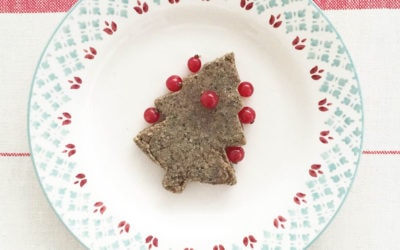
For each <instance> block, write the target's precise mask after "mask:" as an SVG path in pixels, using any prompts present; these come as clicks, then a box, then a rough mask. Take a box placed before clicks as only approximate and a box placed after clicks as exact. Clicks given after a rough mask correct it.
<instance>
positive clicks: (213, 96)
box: [200, 90, 219, 109]
mask: <svg viewBox="0 0 400 250" xmlns="http://www.w3.org/2000/svg"><path fill="white" fill-rule="evenodd" d="M218 100H219V98H218V95H217V93H215V92H214V91H211V90H207V91H204V92H203V93H202V94H201V96H200V102H201V104H202V105H203V106H204V107H205V108H208V109H213V108H215V107H217V105H218Z"/></svg>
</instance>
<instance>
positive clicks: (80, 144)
mask: <svg viewBox="0 0 400 250" xmlns="http://www.w3.org/2000/svg"><path fill="white" fill-rule="evenodd" d="M231 51H233V52H234V53H235V56H236V61H237V67H238V71H239V74H240V77H241V79H242V80H246V81H250V82H252V83H253V85H254V87H255V93H254V95H253V96H252V97H251V98H249V99H248V100H245V102H246V105H249V106H252V107H253V108H254V109H255V110H256V112H257V119H256V122H255V123H254V124H252V125H250V126H245V135H246V137H247V142H248V143H247V145H246V146H245V150H246V157H245V159H244V160H243V161H242V162H241V163H240V164H237V165H236V166H235V168H236V170H237V178H238V183H237V184H236V185H235V186H212V185H207V184H199V183H191V184H189V185H188V186H187V188H186V190H185V191H184V192H183V193H182V194H172V193H170V192H168V191H165V190H164V189H163V188H162V186H161V180H162V177H163V174H164V172H163V170H162V169H161V168H159V167H157V166H156V165H155V164H154V163H152V162H151V161H150V160H149V159H148V158H147V157H146V156H145V155H144V154H143V153H142V152H141V151H140V150H139V149H138V148H137V147H136V145H135V144H134V143H133V140H132V138H133V137H134V136H135V135H136V134H137V133H138V132H139V131H140V130H141V129H143V128H145V127H146V126H148V125H147V124H146V123H145V122H144V121H143V111H144V109H145V108H147V107H148V106H152V105H153V100H154V99H155V98H156V97H158V96H160V95H162V94H164V93H166V92H167V90H166V88H165V79H166V78H167V77H168V76H170V75H172V74H180V75H182V76H184V75H187V74H189V72H188V70H187V69H186V60H187V59H188V58H189V57H190V56H192V55H194V54H200V55H201V58H202V61H203V62H207V61H210V60H213V59H214V58H216V57H219V56H222V55H223V54H225V53H227V52H231ZM362 133H363V123H362V102H361V97H360V86H359V84H358V81H357V78H356V74H355V71H354V68H353V65H352V62H351V59H350V57H349V55H348V53H347V50H346V48H345V46H344V45H343V43H342V41H341V39H340V37H339V35H338V34H337V33H336V31H335V30H334V28H333V27H332V25H331V24H330V23H329V22H328V21H327V19H326V18H325V17H324V16H323V14H322V13H321V11H320V10H319V9H318V8H317V7H315V6H314V4H313V3H312V2H310V1H308V0H296V1H295V0H265V1H262V0H255V1H253V0H243V1H240V0H237V1H222V0H221V1H217V0H211V1H204V0H203V1H202V0H193V1H178V0H175V1H172V0H171V1H167V0H165V1H163V0H141V1H128V0H115V1H100V0H83V1H80V2H79V3H78V4H76V6H75V7H74V8H73V9H72V10H71V11H70V13H68V15H67V16H66V18H65V19H64V20H63V22H62V23H61V24H60V26H59V27H58V28H57V30H56V31H55V33H54V35H53V36H52V38H51V39H50V41H49V43H48V45H47V47H46V49H45V50H44V52H43V55H42V57H41V59H40V62H39V64H38V68H37V71H36V73H35V76H34V79H33V84H32V90H31V98H30V105H29V134H30V144H31V153H32V157H33V161H34V164H35V168H36V170H37V175H38V178H39V180H40V183H41V185H42V187H43V190H44V192H45V194H46V196H47V197H48V200H49V202H50V203H51V205H52V207H53V208H54V210H55V212H56V213H57V215H58V216H59V217H60V218H61V220H62V221H63V222H64V223H65V225H66V226H67V227H68V228H69V230H70V231H71V232H72V233H73V234H74V235H75V236H76V237H77V238H78V239H79V240H80V241H81V242H82V244H83V245H85V246H87V247H88V248H90V249H150V248H151V249H181V250H183V249H187V250H188V249H217V250H222V249H252V248H255V249H302V248H305V247H306V246H308V245H309V244H311V242H312V241H313V240H314V239H315V238H316V237H317V236H318V235H319V234H320V233H321V232H322V231H323V229H324V228H325V227H326V226H327V225H328V224H329V222H330V221H331V220H332V218H333V217H334V215H335V214H336V212H337V211H338V209H339V208H340V206H341V204H342V203H343V201H344V199H345V196H346V194H347V193H348V191H349V188H350V186H351V183H352V181H353V178H354V176H355V173H356V168H357V165H358V160H359V157H360V154H361V141H362Z"/></svg>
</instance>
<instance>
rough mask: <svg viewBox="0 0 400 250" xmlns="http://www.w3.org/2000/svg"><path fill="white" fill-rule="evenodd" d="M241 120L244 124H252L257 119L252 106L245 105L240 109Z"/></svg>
mask: <svg viewBox="0 0 400 250" xmlns="http://www.w3.org/2000/svg"><path fill="white" fill-rule="evenodd" d="M238 115H239V120H240V122H241V123H244V124H251V123H253V122H254V120H255V119H256V112H255V111H254V110H253V109H252V108H250V107H244V108H242V110H240V111H239V114H238Z"/></svg>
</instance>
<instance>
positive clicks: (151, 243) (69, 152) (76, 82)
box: [57, 0, 333, 250]
mask: <svg viewBox="0 0 400 250" xmlns="http://www.w3.org/2000/svg"><path fill="white" fill-rule="evenodd" d="M168 1H169V3H170V4H176V3H179V0H168ZM239 6H240V7H241V8H242V9H244V10H251V9H252V8H253V6H254V3H253V2H252V1H251V0H240V4H239ZM133 10H134V12H135V13H137V14H139V15H141V14H144V13H147V12H148V11H149V5H148V4H147V2H145V1H143V2H142V1H140V0H138V1H137V2H136V5H135V6H133ZM268 23H269V25H270V26H271V27H272V28H274V29H278V28H280V27H282V24H283V21H282V15H281V14H276V15H273V14H271V15H270V17H269V20H268ZM117 30H118V25H117V23H116V22H115V21H109V20H104V26H103V32H104V33H106V34H107V35H110V36H112V35H113V34H114V33H115V32H117ZM306 42H307V38H300V37H299V36H296V37H295V38H294V39H293V40H292V42H291V45H292V46H293V47H294V49H295V50H298V51H301V50H303V49H304V48H305V47H306ZM83 52H84V55H83V57H84V58H85V59H88V60H94V59H95V57H96V55H97V54H98V51H97V50H96V48H94V47H92V46H90V47H88V48H86V49H83ZM200 63H201V61H200ZM196 67H198V66H196ZM196 67H194V72H197V71H198V70H199V69H198V70H197V69H196ZM200 67H201V64H200ZM196 70H197V71H196ZM323 73H324V69H321V68H320V67H319V66H318V65H316V66H314V67H313V68H311V69H310V71H309V74H310V77H311V79H312V80H314V81H318V80H320V79H321V78H322V77H323V75H322V74H323ZM68 83H69V88H70V89H79V88H81V86H82V83H83V81H82V79H81V78H80V77H79V76H74V77H73V78H72V79H70V80H68ZM331 105H332V103H331V102H329V100H327V98H323V99H321V100H319V101H318V110H319V111H321V112H328V111H329V110H330V109H329V107H330V106H331ZM57 119H58V120H60V122H61V125H62V126H65V125H70V124H71V123H72V115H71V114H70V113H69V112H63V113H62V114H61V115H59V116H58V117H57ZM330 140H333V136H332V135H331V132H330V131H329V130H323V131H321V132H320V137H319V141H320V142H322V143H323V144H328V143H329V141H330ZM62 153H64V154H65V155H66V156H67V157H71V156H73V155H74V154H75V153H76V147H75V144H71V143H69V144H66V145H65V147H64V150H63V151H62ZM321 168H322V166H321V165H320V164H313V165H311V167H310V168H309V170H308V174H309V175H310V176H311V177H312V178H317V177H319V176H320V175H323V171H322V170H321ZM87 182H88V179H87V177H86V175H85V174H84V173H79V174H76V175H75V180H74V182H73V184H74V185H78V186H79V187H81V188H83V187H84V186H85V185H86V184H87ZM293 201H294V203H296V204H298V205H301V204H304V203H306V202H307V200H306V194H304V193H302V192H297V193H296V194H295V196H294V197H293ZM93 206H94V210H93V213H99V214H104V213H105V212H106V210H107V207H106V206H105V204H104V203H103V202H102V201H97V202H95V203H94V205H93ZM286 222H287V219H286V218H285V217H284V216H282V215H279V216H277V217H276V218H274V219H273V226H274V227H275V228H276V229H285V224H286ZM117 228H118V229H119V233H120V234H123V233H129V231H130V224H129V223H128V222H126V221H124V220H122V221H120V222H119V223H118V226H117ZM256 242H257V240H256V239H255V237H254V236H252V235H249V236H246V237H244V238H243V245H244V246H245V247H250V248H254V244H255V243H256ZM145 243H146V244H147V247H148V249H151V248H154V247H158V244H159V243H158V238H157V237H154V236H152V235H149V236H147V237H146V239H145ZM184 250H194V248H191V247H186V248H185V249H184ZM213 250H225V247H224V246H223V245H222V244H217V245H215V246H214V247H213Z"/></svg>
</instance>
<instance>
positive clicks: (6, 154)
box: [0, 152, 31, 157]
mask: <svg viewBox="0 0 400 250" xmlns="http://www.w3.org/2000/svg"><path fill="white" fill-rule="evenodd" d="M29 156H31V154H30V153H25V152H0V157H29Z"/></svg>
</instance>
